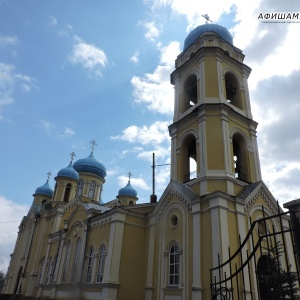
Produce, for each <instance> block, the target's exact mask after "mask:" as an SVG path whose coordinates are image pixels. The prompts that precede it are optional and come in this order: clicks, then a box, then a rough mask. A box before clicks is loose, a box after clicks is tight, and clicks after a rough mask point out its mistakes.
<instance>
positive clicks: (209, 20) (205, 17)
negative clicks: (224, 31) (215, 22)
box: [202, 14, 212, 24]
mask: <svg viewBox="0 0 300 300" xmlns="http://www.w3.org/2000/svg"><path fill="white" fill-rule="evenodd" d="M202 17H203V18H204V19H205V24H207V23H208V22H211V23H212V20H211V19H210V18H209V15H208V14H205V15H202Z"/></svg>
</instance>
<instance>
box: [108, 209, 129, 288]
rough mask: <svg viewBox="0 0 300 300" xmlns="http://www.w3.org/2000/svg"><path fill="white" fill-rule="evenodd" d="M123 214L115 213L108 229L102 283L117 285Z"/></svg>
mask: <svg viewBox="0 0 300 300" xmlns="http://www.w3.org/2000/svg"><path fill="white" fill-rule="evenodd" d="M124 222H125V214H121V213H117V214H116V217H115V220H114V221H112V223H111V227H110V235H109V244H108V254H107V257H106V261H105V266H104V274H103V282H108V283H116V284H118V283H119V269H120V262H121V251H122V243H123V233H124Z"/></svg>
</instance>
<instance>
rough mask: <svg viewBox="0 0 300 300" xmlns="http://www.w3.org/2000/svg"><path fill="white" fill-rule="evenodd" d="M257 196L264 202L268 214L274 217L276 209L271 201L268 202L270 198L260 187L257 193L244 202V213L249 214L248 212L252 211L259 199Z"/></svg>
mask: <svg viewBox="0 0 300 300" xmlns="http://www.w3.org/2000/svg"><path fill="white" fill-rule="evenodd" d="M259 196H261V197H262V198H263V200H264V202H265V203H266V205H267V208H268V209H269V210H270V212H271V213H272V214H273V215H276V214H277V213H278V212H277V207H276V205H275V204H274V202H273V201H271V200H270V196H269V195H267V194H266V192H265V191H264V188H263V186H262V187H260V188H259V189H258V190H257V192H256V193H255V194H254V195H253V196H252V197H251V198H250V199H249V200H247V201H246V203H245V207H244V210H245V212H246V213H249V212H250V210H251V209H252V207H253V206H254V204H255V202H256V201H257V199H258V198H259Z"/></svg>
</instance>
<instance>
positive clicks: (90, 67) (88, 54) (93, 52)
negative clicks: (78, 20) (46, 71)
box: [69, 36, 108, 78]
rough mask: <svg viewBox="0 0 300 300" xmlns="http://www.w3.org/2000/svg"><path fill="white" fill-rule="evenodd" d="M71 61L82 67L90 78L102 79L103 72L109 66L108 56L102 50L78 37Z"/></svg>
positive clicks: (70, 57)
mask: <svg viewBox="0 0 300 300" xmlns="http://www.w3.org/2000/svg"><path fill="white" fill-rule="evenodd" d="M69 61H70V62H71V63H73V64H78V65H80V66H82V67H83V68H84V69H85V70H87V71H88V74H89V75H90V76H92V77H95V78H101V77H102V71H103V69H104V68H105V67H107V64H108V61H107V57H106V54H105V52H104V51H103V50H102V49H100V48H98V47H96V46H95V45H93V44H88V43H86V42H84V41H83V40H82V39H80V38H79V37H77V36H76V37H75V44H74V46H73V49H72V53H71V54H70V56H69Z"/></svg>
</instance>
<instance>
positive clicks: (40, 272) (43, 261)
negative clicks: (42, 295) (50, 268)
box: [37, 257, 45, 285]
mask: <svg viewBox="0 0 300 300" xmlns="http://www.w3.org/2000/svg"><path fill="white" fill-rule="evenodd" d="M44 264H45V257H43V258H42V259H41V260H40V263H39V273H38V281H37V285H39V284H40V283H41V280H42V275H43V268H44Z"/></svg>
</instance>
